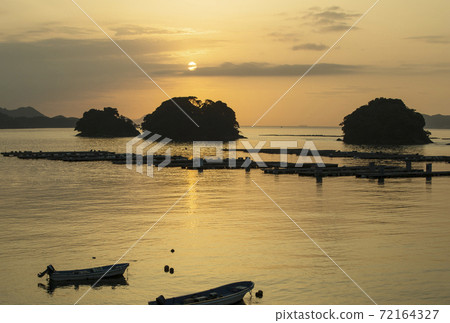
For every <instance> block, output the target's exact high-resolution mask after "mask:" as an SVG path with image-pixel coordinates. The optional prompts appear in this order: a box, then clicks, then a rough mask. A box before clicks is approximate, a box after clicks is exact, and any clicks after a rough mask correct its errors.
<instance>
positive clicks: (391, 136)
mask: <svg viewBox="0 0 450 323" xmlns="http://www.w3.org/2000/svg"><path fill="white" fill-rule="evenodd" d="M340 125H341V126H342V131H343V132H344V142H345V143H348V144H366V145H420V144H428V143H431V142H432V141H431V140H430V138H429V135H430V132H428V131H425V130H424V129H423V127H424V126H425V120H424V118H423V116H422V115H421V114H420V113H418V112H416V111H415V110H414V109H410V108H408V107H407V106H406V105H405V104H404V103H403V101H402V100H400V99H386V98H378V99H375V100H372V101H370V102H369V103H368V104H367V105H364V106H362V107H360V108H358V109H356V110H355V111H353V112H352V113H351V114H349V115H347V116H346V117H345V118H344V121H343V122H342V123H341V124H340Z"/></svg>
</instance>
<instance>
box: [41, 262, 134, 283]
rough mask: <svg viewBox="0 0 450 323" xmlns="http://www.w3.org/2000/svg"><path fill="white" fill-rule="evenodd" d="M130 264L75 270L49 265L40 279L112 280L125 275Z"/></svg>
mask: <svg viewBox="0 0 450 323" xmlns="http://www.w3.org/2000/svg"><path fill="white" fill-rule="evenodd" d="M128 266H129V264H128V263H123V264H116V265H109V266H103V267H94V268H86V269H75V270H55V268H54V267H53V266H52V265H48V266H47V269H45V270H44V271H43V272H42V273H39V274H38V277H43V276H44V275H45V274H48V277H49V278H50V280H53V281H80V280H95V279H100V278H102V277H103V278H110V277H117V276H121V275H123V273H124V272H125V270H126V269H127V268H128Z"/></svg>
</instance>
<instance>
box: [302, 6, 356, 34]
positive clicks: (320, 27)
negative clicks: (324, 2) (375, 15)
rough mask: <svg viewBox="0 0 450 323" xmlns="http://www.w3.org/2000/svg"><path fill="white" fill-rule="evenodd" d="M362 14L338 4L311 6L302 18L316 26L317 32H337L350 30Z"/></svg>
mask: <svg viewBox="0 0 450 323" xmlns="http://www.w3.org/2000/svg"><path fill="white" fill-rule="evenodd" d="M359 16H360V14H358V13H352V12H347V11H345V10H344V9H343V8H341V7H338V6H332V7H327V8H320V7H311V8H309V9H308V12H307V13H306V14H305V15H303V16H302V20H306V21H308V22H307V24H310V25H313V26H314V27H315V29H314V31H315V32H336V31H343V30H348V29H349V28H350V27H351V22H353V20H355V18H357V17H359Z"/></svg>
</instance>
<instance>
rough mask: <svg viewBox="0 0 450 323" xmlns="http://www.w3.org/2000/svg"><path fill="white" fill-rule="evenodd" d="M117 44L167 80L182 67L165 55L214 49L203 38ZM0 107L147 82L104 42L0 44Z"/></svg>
mask: <svg viewBox="0 0 450 323" xmlns="http://www.w3.org/2000/svg"><path fill="white" fill-rule="evenodd" d="M118 43H119V45H120V46H121V47H122V48H123V49H124V50H125V51H126V52H127V53H128V54H129V55H130V56H131V57H132V58H133V59H134V60H135V61H136V62H138V64H139V65H140V66H141V67H142V68H143V69H144V70H145V71H146V72H147V73H148V74H149V75H150V76H152V77H153V76H154V75H161V76H170V75H176V73H179V72H180V71H182V70H184V69H185V68H186V67H185V66H180V65H179V64H173V63H171V62H172V61H171V59H170V56H171V55H177V53H183V52H185V51H188V50H192V49H195V50H201V49H208V48H211V47H212V46H214V43H213V44H211V42H209V41H208V40H203V39H193V38H191V37H189V38H186V39H181V40H177V41H175V40H166V39H148V38H141V39H128V40H120V41H118ZM0 62H2V72H1V73H0V98H2V104H5V105H8V104H10V105H14V103H13V102H22V101H23V100H27V101H28V102H30V103H29V104H35V102H48V101H49V100H50V101H51V100H61V101H75V100H77V99H79V98H80V97H83V96H84V97H88V96H91V97H93V96H97V95H98V93H100V92H102V91H103V92H108V91H109V92H111V91H114V89H121V90H125V89H126V88H133V87H135V86H136V84H138V86H141V84H142V86H145V85H146V84H147V83H146V82H149V80H148V79H147V78H146V77H145V75H144V74H143V73H142V72H141V71H139V69H138V68H137V67H136V66H135V65H134V64H133V63H132V62H130V60H129V59H128V58H127V57H126V56H125V55H124V54H123V53H122V52H121V51H120V50H119V49H118V48H117V47H116V46H115V45H114V44H113V43H112V42H111V41H110V40H109V39H107V38H106V39H61V38H55V39H44V40H38V41H29V42H12V41H3V42H0Z"/></svg>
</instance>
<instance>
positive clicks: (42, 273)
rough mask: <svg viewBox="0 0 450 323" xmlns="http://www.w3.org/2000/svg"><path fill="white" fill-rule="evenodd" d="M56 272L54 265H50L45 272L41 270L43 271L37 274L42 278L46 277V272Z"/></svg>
mask: <svg viewBox="0 0 450 323" xmlns="http://www.w3.org/2000/svg"><path fill="white" fill-rule="evenodd" d="M54 272H55V268H54V267H53V266H52V265H48V266H47V268H46V269H45V270H44V271H43V272H41V273H39V274H37V275H38V277H39V278H41V277H44V276H45V274H49V275H50V274H52V273H54Z"/></svg>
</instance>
